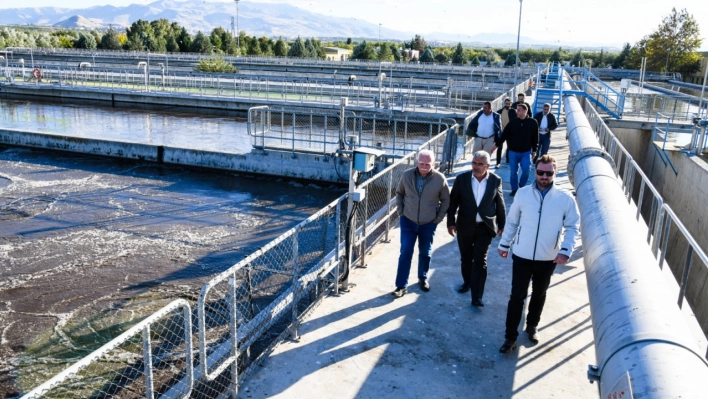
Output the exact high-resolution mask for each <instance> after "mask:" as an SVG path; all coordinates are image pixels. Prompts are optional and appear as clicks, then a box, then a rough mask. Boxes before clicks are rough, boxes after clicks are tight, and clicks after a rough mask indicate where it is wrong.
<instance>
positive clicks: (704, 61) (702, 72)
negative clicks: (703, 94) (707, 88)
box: [683, 51, 708, 85]
mask: <svg viewBox="0 0 708 399" xmlns="http://www.w3.org/2000/svg"><path fill="white" fill-rule="evenodd" d="M700 54H701V57H702V58H701V69H699V70H698V72H695V73H693V74H691V75H688V76H686V77H684V78H683V80H684V82H687V83H694V84H697V85H702V84H703V77H704V76H706V68H708V51H704V52H702V53H700Z"/></svg>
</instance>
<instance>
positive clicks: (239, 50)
mask: <svg viewBox="0 0 708 399" xmlns="http://www.w3.org/2000/svg"><path fill="white" fill-rule="evenodd" d="M234 1H235V2H236V46H237V47H238V52H239V54H240V53H241V31H239V30H238V2H239V0H234Z"/></svg>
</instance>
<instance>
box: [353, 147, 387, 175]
mask: <svg viewBox="0 0 708 399" xmlns="http://www.w3.org/2000/svg"><path fill="white" fill-rule="evenodd" d="M383 154H385V152H384V151H382V150H377V149H374V148H366V147H359V148H357V149H355V150H354V170H356V171H359V172H364V173H366V172H371V171H372V170H373V169H374V166H375V165H376V158H378V157H380V156H382V155H383Z"/></svg>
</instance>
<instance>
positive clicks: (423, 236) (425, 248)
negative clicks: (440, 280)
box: [396, 215, 438, 287]
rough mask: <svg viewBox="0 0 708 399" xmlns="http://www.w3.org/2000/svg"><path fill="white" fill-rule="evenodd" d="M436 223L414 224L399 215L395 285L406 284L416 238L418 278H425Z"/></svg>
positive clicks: (428, 266) (403, 285)
mask: <svg viewBox="0 0 708 399" xmlns="http://www.w3.org/2000/svg"><path fill="white" fill-rule="evenodd" d="M437 227H438V225H437V223H435V222H430V223H427V224H416V223H415V222H413V221H412V220H410V219H408V218H407V217H405V216H403V215H401V255H400V256H399V257H398V271H397V272H396V287H405V286H407V285H408V275H409V274H410V272H411V260H412V259H413V248H414V247H415V242H416V240H418V279H419V280H427V278H428V269H430V257H431V255H432V252H433V251H432V248H433V237H435V229H436V228H437Z"/></svg>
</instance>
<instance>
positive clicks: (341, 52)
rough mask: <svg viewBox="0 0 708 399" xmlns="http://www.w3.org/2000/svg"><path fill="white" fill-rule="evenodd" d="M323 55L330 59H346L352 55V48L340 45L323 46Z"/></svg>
mask: <svg viewBox="0 0 708 399" xmlns="http://www.w3.org/2000/svg"><path fill="white" fill-rule="evenodd" d="M324 51H325V57H326V58H327V59H328V60H330V61H346V60H348V59H349V57H351V56H352V53H353V50H349V49H346V48H341V47H325V48H324Z"/></svg>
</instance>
